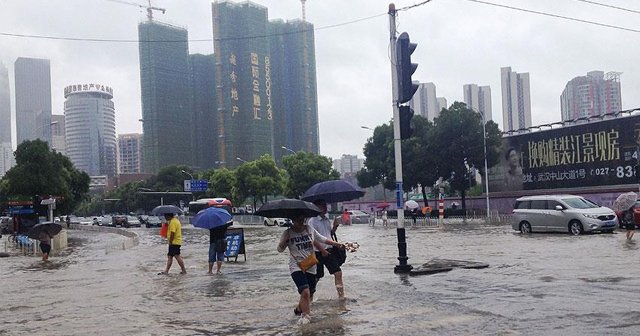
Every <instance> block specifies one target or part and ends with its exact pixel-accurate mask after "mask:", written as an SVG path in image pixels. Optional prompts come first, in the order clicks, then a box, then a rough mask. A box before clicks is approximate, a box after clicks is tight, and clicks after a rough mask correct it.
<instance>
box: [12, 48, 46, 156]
mask: <svg viewBox="0 0 640 336" xmlns="http://www.w3.org/2000/svg"><path fill="white" fill-rule="evenodd" d="M15 94H16V140H17V144H18V145H19V144H21V143H22V142H23V141H25V140H35V139H41V140H43V141H46V142H48V143H49V144H51V127H50V126H51V65H50V62H49V60H48V59H39V58H24V57H20V58H18V59H17V60H16V62H15Z"/></svg>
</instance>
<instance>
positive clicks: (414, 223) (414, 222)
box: [409, 209, 417, 226]
mask: <svg viewBox="0 0 640 336" xmlns="http://www.w3.org/2000/svg"><path fill="white" fill-rule="evenodd" d="M409 213H410V216H411V220H412V221H413V225H414V226H415V225H416V220H417V219H416V217H417V214H416V209H411V210H410V212H409Z"/></svg>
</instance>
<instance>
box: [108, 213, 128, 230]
mask: <svg viewBox="0 0 640 336" xmlns="http://www.w3.org/2000/svg"><path fill="white" fill-rule="evenodd" d="M127 219H128V218H127V216H125V215H114V216H113V217H111V226H113V227H116V226H122V227H127V226H128V224H127Z"/></svg>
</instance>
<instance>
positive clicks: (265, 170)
mask: <svg viewBox="0 0 640 336" xmlns="http://www.w3.org/2000/svg"><path fill="white" fill-rule="evenodd" d="M235 175H236V184H235V186H234V188H233V192H234V194H236V195H238V199H240V200H244V199H246V198H247V197H249V196H252V197H253V208H254V209H255V208H256V205H257V204H256V201H257V200H260V202H261V203H262V204H264V203H266V202H267V196H270V195H279V194H281V193H282V190H283V186H284V172H283V171H281V170H280V169H279V168H278V167H277V166H276V162H275V161H274V160H273V158H272V157H271V156H270V155H268V154H265V155H263V156H261V157H260V158H259V159H258V160H255V161H251V162H246V163H243V164H242V165H240V166H239V167H238V168H236V170H235Z"/></svg>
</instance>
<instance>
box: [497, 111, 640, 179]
mask: <svg viewBox="0 0 640 336" xmlns="http://www.w3.org/2000/svg"><path fill="white" fill-rule="evenodd" d="M639 146H640V115H631V116H625V117H617V118H611V119H605V120H601V121H596V122H589V123H586V122H585V123H581V124H576V125H571V126H565V127H561V128H556V129H549V130H544V131H537V132H530V133H526V134H520V135H513V136H506V137H503V140H502V151H501V153H502V155H501V159H500V162H499V163H498V164H496V165H495V166H494V167H491V168H490V169H489V176H488V177H489V189H490V190H491V191H495V192H499V191H504V192H509V191H518V190H538V189H557V188H574V187H595V186H613V185H624V184H634V183H637V179H636V178H635V174H634V166H635V165H636V164H637V163H638V162H639V161H638V155H637V154H636V151H637V150H638V148H639Z"/></svg>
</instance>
